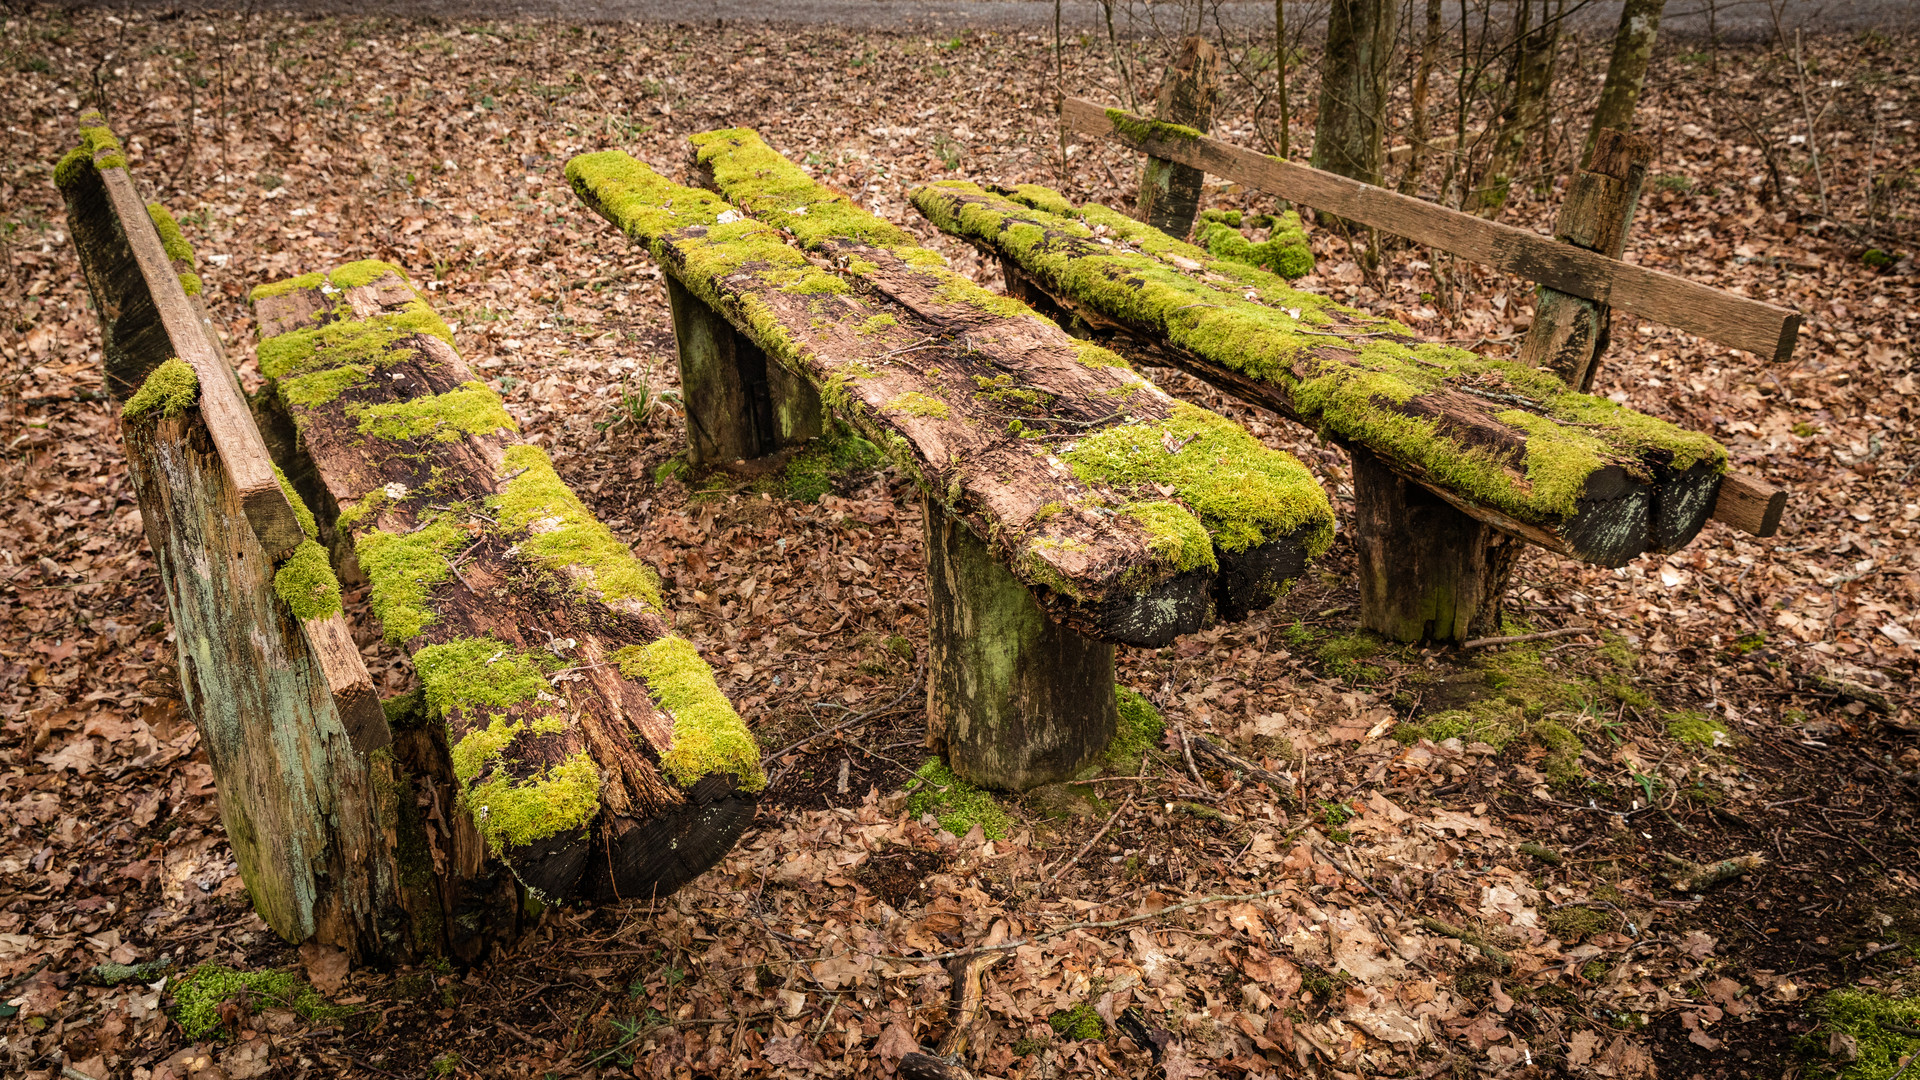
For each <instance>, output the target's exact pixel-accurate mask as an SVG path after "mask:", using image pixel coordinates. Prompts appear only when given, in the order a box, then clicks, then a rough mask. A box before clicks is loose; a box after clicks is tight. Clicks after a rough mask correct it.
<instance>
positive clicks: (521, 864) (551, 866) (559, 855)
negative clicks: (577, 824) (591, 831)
mask: <svg viewBox="0 0 1920 1080" xmlns="http://www.w3.org/2000/svg"><path fill="white" fill-rule="evenodd" d="M592 849H593V843H592V839H591V837H590V836H589V835H588V834H587V833H586V832H585V831H584V830H582V831H577V832H576V831H568V832H564V833H556V834H555V835H553V836H549V837H547V838H546V839H544V840H536V841H535V842H533V843H531V844H524V845H521V846H520V847H515V848H508V849H507V851H506V852H505V853H504V854H502V855H501V856H500V861H501V862H504V863H506V864H507V866H508V867H509V868H510V869H512V871H513V876H514V877H516V878H518V879H519V880H520V883H521V884H522V885H525V886H526V887H527V888H529V889H532V890H533V891H535V892H537V893H539V894H540V895H541V896H542V897H544V898H545V899H547V900H550V901H551V900H559V899H564V898H566V897H569V896H572V895H573V894H574V890H575V889H576V888H577V887H578V886H579V884H580V875H581V874H583V873H585V872H586V869H587V856H588V854H590V853H591V851H592Z"/></svg>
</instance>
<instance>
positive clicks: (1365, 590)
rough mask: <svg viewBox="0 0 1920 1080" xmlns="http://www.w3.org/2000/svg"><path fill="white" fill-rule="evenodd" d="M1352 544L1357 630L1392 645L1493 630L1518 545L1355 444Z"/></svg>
mask: <svg viewBox="0 0 1920 1080" xmlns="http://www.w3.org/2000/svg"><path fill="white" fill-rule="evenodd" d="M1347 452H1348V454H1349V456H1350V457H1351V458H1352V460H1353V510H1354V522H1353V530H1352V536H1353V546H1354V553H1355V555H1356V556H1357V557H1358V560H1359V564H1360V625H1361V626H1363V627H1365V628H1366V629H1368V630H1371V631H1373V632H1374V633H1376V634H1379V635H1381V636H1382V637H1386V638H1390V639H1392V640H1394V641H1415V642H1418V641H1433V642H1442V643H1445V642H1459V641H1465V640H1467V639H1469V638H1474V637H1484V636H1487V635H1490V634H1497V633H1499V632H1500V605H1501V599H1502V596H1503V594H1504V593H1505V592H1506V587H1507V578H1508V575H1509V574H1510V573H1511V571H1512V569H1513V564H1514V561H1515V559H1516V558H1517V556H1518V554H1519V550H1520V541H1518V540H1515V539H1511V538H1509V537H1506V536H1503V535H1501V534H1500V533H1499V532H1498V531H1497V530H1495V529H1494V528H1493V527H1492V526H1490V525H1487V524H1486V523H1484V522H1481V521H1477V520H1475V519H1474V518H1471V517H1468V516H1467V515H1466V514H1463V513H1461V512H1460V511H1459V510H1457V509H1455V508H1454V507H1453V506H1452V505H1451V504H1449V503H1448V502H1447V501H1446V500H1444V499H1441V498H1440V497H1438V496H1436V495H1435V494H1434V493H1433V492H1431V491H1428V490H1427V489H1426V488H1424V487H1422V486H1420V485H1419V484H1416V483H1414V482H1413V481H1411V480H1408V479H1406V478H1405V477H1403V476H1401V475H1400V474H1399V473H1397V472H1395V471H1393V469H1391V468H1389V467H1388V466H1387V465H1386V463H1385V462H1382V461H1381V460H1380V459H1379V458H1377V457H1375V456H1374V455H1373V454H1370V453H1368V452H1367V451H1365V450H1362V449H1360V448H1358V447H1352V446H1350V447H1348V448H1347Z"/></svg>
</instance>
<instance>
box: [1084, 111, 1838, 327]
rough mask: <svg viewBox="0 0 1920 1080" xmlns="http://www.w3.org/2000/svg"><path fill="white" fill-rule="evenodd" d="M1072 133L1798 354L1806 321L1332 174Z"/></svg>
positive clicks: (1107, 123)
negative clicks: (1108, 141) (1795, 349)
mask: <svg viewBox="0 0 1920 1080" xmlns="http://www.w3.org/2000/svg"><path fill="white" fill-rule="evenodd" d="M1061 110H1062V115H1063V117H1064V119H1065V121H1066V123H1067V126H1068V127H1070V128H1072V129H1073V130H1074V131H1076V132H1079V133H1080V134H1082V135H1086V136H1089V137H1092V138H1107V139H1113V140H1114V141H1116V142H1120V143H1122V144H1124V145H1126V146H1128V147H1130V148H1132V149H1134V150H1138V151H1140V152H1142V153H1146V154H1149V155H1152V156H1154V157H1160V158H1166V159H1168V160H1172V161H1178V162H1181V163H1183V164H1187V165H1191V166H1193V167H1194V168H1199V169H1205V170H1206V171H1207V172H1210V173H1212V174H1214V175H1215V176H1221V177H1226V178H1228V179H1231V180H1234V181H1237V182H1239V183H1243V184H1248V185H1250V186H1253V187H1257V188H1259V189H1260V190H1262V191H1266V192H1269V193H1271V194H1274V195H1278V196H1280V197H1281V198H1283V199H1288V200H1291V201H1293V202H1297V203H1302V204H1304V205H1307V206H1311V207H1313V208H1315V209H1317V210H1323V211H1326V212H1327V213H1330V214H1337V215H1339V216H1340V217H1344V218H1350V219H1352V220H1354V221H1359V222H1363V223H1365V224H1368V225H1371V226H1373V227H1375V228H1377V229H1383V230H1385V231H1387V232H1390V233H1393V234H1395V235H1398V236H1404V237H1406V238H1408V239H1410V240H1413V241H1415V242H1418V243H1422V244H1426V245H1427V246H1429V247H1434V248H1438V249H1440V250H1442V251H1448V252H1452V253H1453V254H1455V255H1458V256H1460V257H1462V258H1465V259H1470V260H1472V261H1474V262H1478V263H1484V264H1486V265H1488V266H1492V267H1494V268H1496V269H1499V270H1503V271H1506V272H1508V273H1512V274H1517V275H1519V276H1520V277H1523V278H1526V279H1527V280H1529V281H1536V282H1539V283H1541V284H1543V285H1549V286H1552V287H1553V288H1556V289H1559V290H1560V291H1562V292H1566V293H1572V294H1573V295H1575V296H1584V297H1587V298H1588V299H1591V300H1597V301H1600V302H1601V303H1605V304H1611V305H1612V306H1613V307H1616V308H1618V309H1620V310H1622V311H1628V312H1632V313H1634V314H1636V315H1641V316H1644V317H1646V318H1648V319H1651V320H1653V321H1655V322H1660V323H1665V324H1666V325H1668V326H1672V327H1676V328H1678V329H1681V330H1685V331H1688V332H1689V333H1694V334H1699V335H1700V336H1701V337H1704V338H1707V339H1708V340H1710V341H1715V342H1718V343H1720V344H1722V345H1726V346H1729V347H1731V348H1736V349H1741V350H1744V351H1746V352H1750V353H1753V354H1755V355H1756V356H1760V357H1763V358H1767V359H1771V360H1773V361H1775V362H1784V361H1785V360H1786V359H1787V358H1789V357H1790V356H1791V355H1792V354H1793V345H1794V340H1795V338H1796V337H1797V336H1798V334H1799V331H1800V313H1799V312H1797V311H1792V310H1790V309H1787V308H1783V307H1779V306H1777V305H1774V304H1769V303H1765V302H1763V301H1759V300H1752V299H1749V298H1747V297H1743V296H1735V295H1734V294H1732V293H1729V292H1726V291H1724V290H1720V289H1715V288H1711V287H1709V286H1706V285H1701V284H1699V283H1697V282H1693V281H1689V280H1687V279H1686V278H1682V277H1678V276H1675V275H1673V274H1667V273H1662V272H1661V271H1658V270H1650V269H1647V268H1645V267H1640V266H1635V265H1633V264H1631V263H1625V262H1621V261H1619V260H1617V259H1610V258H1608V257H1607V256H1605V255H1601V254H1598V253H1595V252H1591V251H1586V250H1583V249H1580V248H1576V247H1572V246H1571V245H1567V244H1561V243H1557V242H1555V241H1554V240H1552V239H1550V238H1548V237H1544V236H1540V235H1538V234H1536V233H1532V232H1528V231H1527V230H1525V229H1517V228H1515V227H1513V226H1511V225H1503V224H1500V223H1499V222H1495V221H1487V220H1485V219H1482V218H1477V217H1474V216H1473V215H1471V214H1463V213H1460V212H1459V211H1457V210H1449V209H1447V208H1445V207H1442V206H1435V205H1434V204H1432V203H1429V202H1426V201H1424V200H1422V199H1416V198H1413V197H1412V196H1408V195H1401V194H1399V193H1398V192H1394V191H1388V190H1387V189H1385V188H1379V187H1374V186H1373V185H1371V184H1366V183H1363V182H1361V181H1358V180H1351V179H1348V178H1346V177H1343V176H1338V175H1335V174H1333V173H1329V172H1324V171H1322V170H1319V169H1314V168H1310V167H1308V166H1305V165H1296V164H1294V163H1293V162H1289V161H1281V160H1279V159H1277V158H1272V157H1268V156H1267V155H1265V154H1260V153H1256V152H1254V151H1252V150H1247V149H1243V148H1241V147H1238V146H1234V145H1232V144H1231V143H1226V142H1222V141H1220V140H1219V139H1214V138H1209V137H1205V136H1202V137H1200V138H1188V137H1179V136H1175V135H1169V134H1166V133H1164V132H1163V131H1162V130H1161V129H1159V128H1157V127H1156V126H1155V125H1154V122H1153V121H1151V120H1148V119H1146V118H1144V117H1138V116H1134V115H1132V114H1130V113H1123V112H1121V111H1120V110H1117V109H1114V110H1109V109H1106V108H1103V107H1101V106H1099V105H1095V104H1094V103H1093V102H1090V101H1084V100H1081V99H1078V98H1069V99H1067V100H1066V101H1065V102H1064V103H1063V104H1062V107H1061Z"/></svg>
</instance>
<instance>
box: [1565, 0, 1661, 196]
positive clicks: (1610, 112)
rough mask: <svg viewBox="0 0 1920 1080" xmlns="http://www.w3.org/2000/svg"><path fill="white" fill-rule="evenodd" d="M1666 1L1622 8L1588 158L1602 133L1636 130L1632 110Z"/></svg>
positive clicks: (1585, 151) (1638, 1)
mask: <svg viewBox="0 0 1920 1080" xmlns="http://www.w3.org/2000/svg"><path fill="white" fill-rule="evenodd" d="M1666 6H1667V0H1626V3H1625V4H1624V5H1622V6H1621V8H1620V26H1619V29H1617V30H1615V31H1614V34H1613V55H1612V57H1611V58H1610V59H1609V60H1608V61H1607V80H1606V82H1605V83H1603V84H1602V85H1601V87H1600V104H1599V106H1598V107H1597V108H1595V109H1594V110H1593V124H1592V126H1590V127H1589V128H1588V129H1587V139H1586V143H1585V144H1584V146H1583V148H1582V152H1581V160H1582V161H1585V160H1586V159H1587V158H1588V157H1589V156H1590V155H1591V154H1592V153H1593V148H1594V145H1595V144H1596V143H1598V142H1599V141H1600V133H1601V132H1603V131H1607V130H1609V129H1612V130H1614V131H1632V130H1633V110H1634V107H1635V106H1636V105H1638V104H1639V103H1640V89H1641V87H1643V86H1645V85H1646V82H1647V62H1648V60H1650V59H1651V58H1652V56H1653V39H1654V37H1655V36H1656V35H1657V34H1658V33H1659V32H1660V13H1661V12H1662V11H1664V10H1666Z"/></svg>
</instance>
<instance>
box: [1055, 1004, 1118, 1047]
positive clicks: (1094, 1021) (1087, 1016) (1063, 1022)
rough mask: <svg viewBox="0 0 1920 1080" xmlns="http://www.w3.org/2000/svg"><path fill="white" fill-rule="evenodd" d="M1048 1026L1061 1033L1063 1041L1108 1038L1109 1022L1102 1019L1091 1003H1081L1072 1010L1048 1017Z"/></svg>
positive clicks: (1065, 1010)
mask: <svg viewBox="0 0 1920 1080" xmlns="http://www.w3.org/2000/svg"><path fill="white" fill-rule="evenodd" d="M1047 1026H1048V1027H1050V1028H1052V1029H1053V1030H1055V1031H1057V1032H1059V1033H1060V1037H1061V1038H1063V1039H1104V1038H1106V1037H1107V1022H1106V1021H1104V1020H1102V1019H1100V1014H1099V1013H1098V1012H1096V1011H1094V1008H1093V1005H1092V1003H1090V1002H1085V1001H1083V1002H1081V1003H1080V1004H1078V1005H1075V1006H1074V1007H1073V1008H1071V1009H1064V1010H1062V1011H1060V1012H1057V1013H1054V1014H1053V1015H1052V1016H1049V1017H1047Z"/></svg>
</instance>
